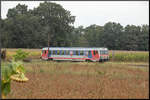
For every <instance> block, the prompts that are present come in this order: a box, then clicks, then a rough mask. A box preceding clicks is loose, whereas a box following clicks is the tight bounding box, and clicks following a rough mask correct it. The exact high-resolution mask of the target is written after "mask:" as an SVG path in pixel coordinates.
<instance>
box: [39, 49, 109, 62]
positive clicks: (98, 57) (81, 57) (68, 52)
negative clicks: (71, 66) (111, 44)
mask: <svg viewBox="0 0 150 100" xmlns="http://www.w3.org/2000/svg"><path fill="white" fill-rule="evenodd" d="M48 49H49V51H48ZM41 58H42V59H44V60H71V61H94V62H96V61H100V62H102V61H108V60H109V54H108V49H107V48H83V47H49V48H48V47H45V48H42V52H41Z"/></svg>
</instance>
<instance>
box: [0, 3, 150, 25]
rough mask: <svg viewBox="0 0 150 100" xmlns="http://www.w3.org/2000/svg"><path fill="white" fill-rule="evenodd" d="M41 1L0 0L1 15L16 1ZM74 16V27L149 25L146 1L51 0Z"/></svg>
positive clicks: (35, 5) (33, 5)
mask: <svg viewBox="0 0 150 100" xmlns="http://www.w3.org/2000/svg"><path fill="white" fill-rule="evenodd" d="M40 2H43V1H1V17H2V18H3V19H4V18H6V15H7V12H8V9H10V8H13V7H15V6H16V5H17V4H18V3H20V4H26V5H28V9H33V8H34V7H37V6H39V4H40ZM53 2H56V3H58V4H61V5H62V6H63V8H65V9H66V10H69V11H71V14H72V15H74V16H76V20H75V23H74V26H75V27H78V26H80V25H83V26H84V27H87V26H89V25H91V24H97V25H101V26H103V25H104V24H105V23H107V22H109V21H111V22H117V23H120V24H121V25H123V26H126V25H127V24H130V25H131V24H133V25H143V24H148V25H149V2H148V1H53Z"/></svg>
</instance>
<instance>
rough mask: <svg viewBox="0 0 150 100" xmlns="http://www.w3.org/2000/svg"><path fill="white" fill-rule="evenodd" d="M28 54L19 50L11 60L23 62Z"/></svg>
mask: <svg viewBox="0 0 150 100" xmlns="http://www.w3.org/2000/svg"><path fill="white" fill-rule="evenodd" d="M28 55H29V53H27V52H24V51H22V50H21V49H19V50H17V51H16V54H15V55H13V60H15V61H18V60H21V61H22V60H23V59H25V58H26V57H27V56H28Z"/></svg>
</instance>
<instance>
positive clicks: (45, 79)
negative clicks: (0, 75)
mask: <svg viewBox="0 0 150 100" xmlns="http://www.w3.org/2000/svg"><path fill="white" fill-rule="evenodd" d="M24 50H25V49H24ZM15 51H16V49H8V52H7V54H9V57H10V58H11V55H12V54H15ZM25 51H27V52H31V51H32V53H30V56H29V58H32V62H25V63H24V66H25V69H26V71H27V72H26V76H27V77H28V78H29V81H28V82H26V83H17V82H14V81H12V84H11V88H12V91H11V93H10V94H9V95H8V96H7V98H8V99H9V98H11V99H12V98H38V99H39V98H64V99H67V98H92V99H94V98H99V99H102V98H105V99H107V98H116V99H118V98H137V99H139V98H140V99H141V98H144V99H147V98H149V62H148V58H149V52H132V51H131V52H130V51H129V52H127V51H115V53H116V54H118V55H121V54H123V53H126V54H127V53H134V54H135V55H137V54H140V57H142V56H141V53H143V54H144V56H146V54H147V55H148V58H146V59H145V60H141V61H139V60H136V61H135V59H133V60H132V61H128V60H126V61H121V60H120V61H117V60H116V59H118V58H116V59H113V60H112V59H111V60H110V61H109V62H105V63H99V62H96V63H95V62H57V61H42V60H40V59H39V55H40V51H39V50H38V49H36V50H30V49H27V50H25ZM111 52H112V51H110V53H111ZM138 57H139V56H138ZM146 57H147V56H146ZM3 64H7V62H4V61H3V62H2V65H3Z"/></svg>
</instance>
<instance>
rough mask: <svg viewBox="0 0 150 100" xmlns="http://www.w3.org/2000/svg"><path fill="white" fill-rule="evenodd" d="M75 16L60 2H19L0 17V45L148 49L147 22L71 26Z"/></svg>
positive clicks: (8, 46) (6, 46) (5, 46)
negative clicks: (35, 3) (30, 5)
mask: <svg viewBox="0 0 150 100" xmlns="http://www.w3.org/2000/svg"><path fill="white" fill-rule="evenodd" d="M74 22H75V16H73V15H71V12H70V11H68V10H66V9H64V8H63V7H62V6H61V5H59V4H56V3H52V2H47V1H45V2H44V3H40V5H39V6H38V7H36V8H34V9H28V6H27V5H21V4H18V5H17V6H16V7H14V8H11V9H9V10H8V13H7V18H6V19H1V45H2V47H3V48H42V47H47V46H48V45H49V46H57V47H62V46H63V47H77V46H78V47H107V48H108V49H111V50H141V51H148V50H149V25H142V26H136V25H126V26H125V27H123V26H122V25H121V24H120V23H116V22H107V23H106V24H105V25H104V26H99V25H96V24H93V25H90V26H88V27H83V26H82V25H81V26H79V27H77V28H75V27H74V26H73V24H74Z"/></svg>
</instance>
